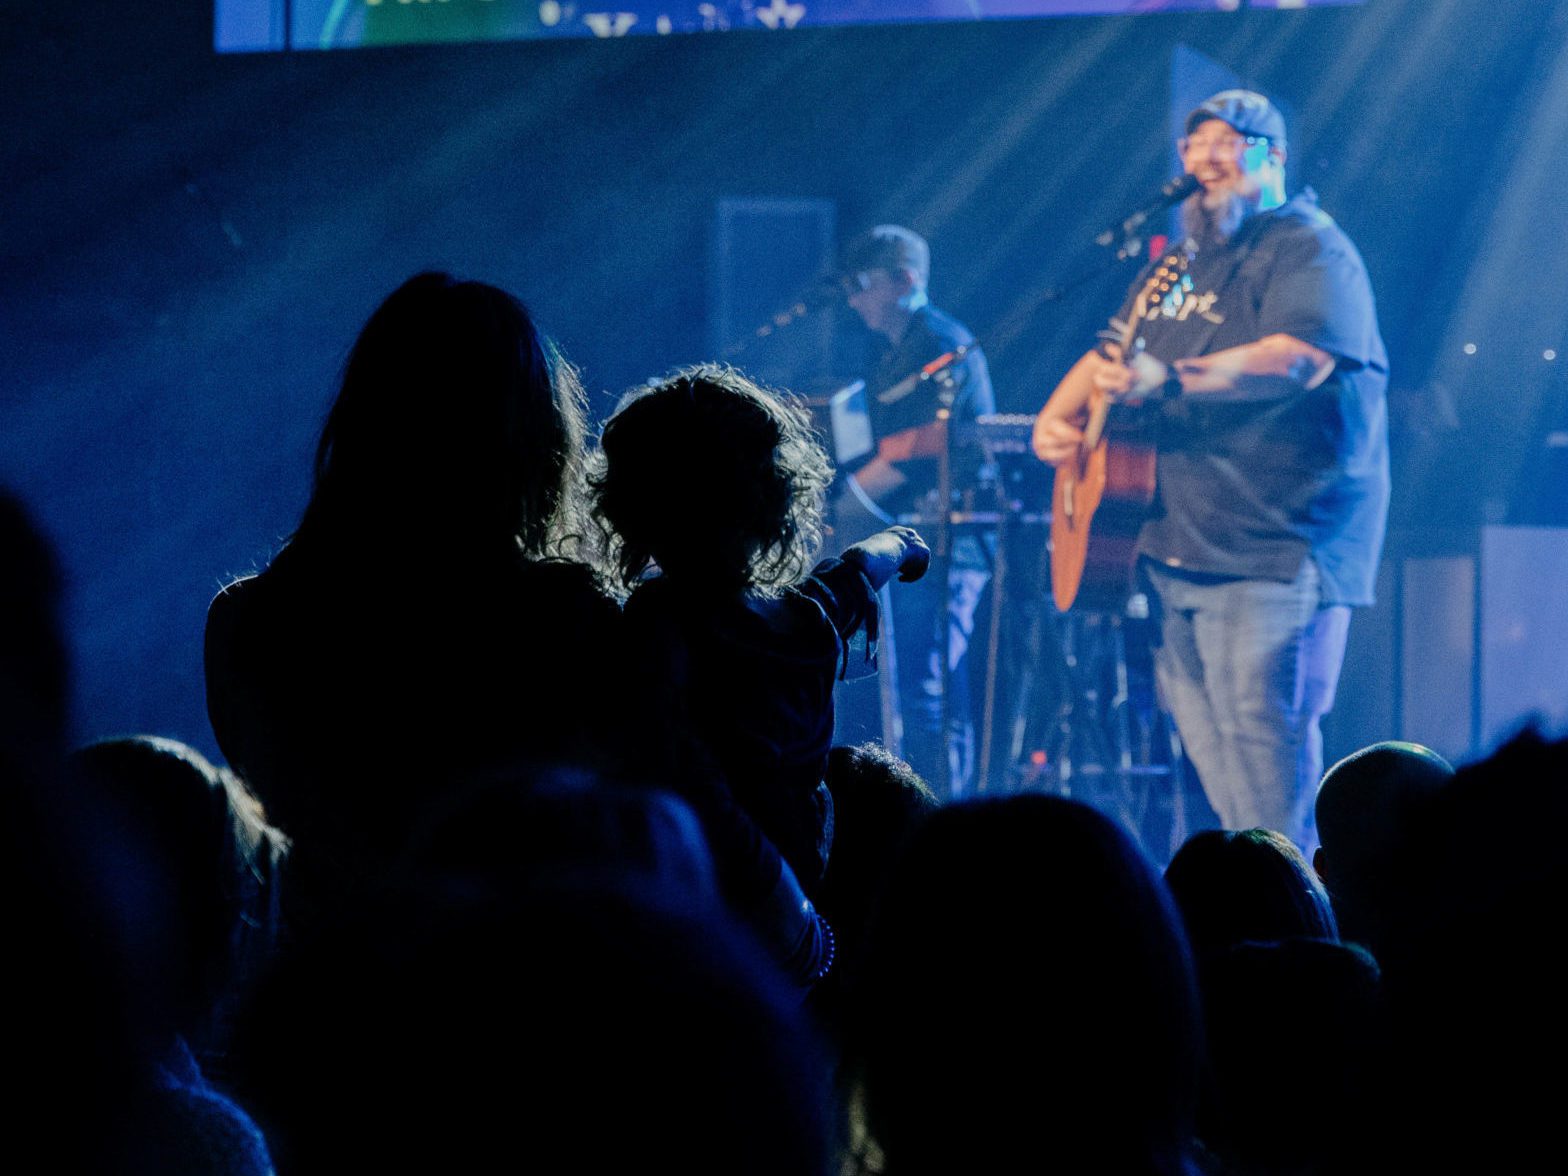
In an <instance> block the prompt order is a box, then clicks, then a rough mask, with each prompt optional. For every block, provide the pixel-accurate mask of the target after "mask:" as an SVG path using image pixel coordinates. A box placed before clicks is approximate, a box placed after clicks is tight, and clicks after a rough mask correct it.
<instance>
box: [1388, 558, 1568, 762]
mask: <svg viewBox="0 0 1568 1176" xmlns="http://www.w3.org/2000/svg"><path fill="white" fill-rule="evenodd" d="M1461 546H1462V548H1463V549H1461V550H1452V545H1450V547H1451V549H1450V550H1449V551H1446V552H1433V553H1431V554H1421V555H1417V556H1409V557H1407V558H1404V559H1403V560H1401V561H1400V562H1399V566H1398V570H1399V580H1400V587H1399V602H1400V622H1399V658H1398V669H1399V673H1398V684H1397V696H1398V699H1399V718H1400V721H1399V737H1400V738H1402V739H1413V740H1415V741H1417V742H1419V743H1425V744H1427V745H1428V746H1430V747H1432V748H1434V749H1436V750H1437V751H1439V752H1441V753H1442V754H1443V755H1445V756H1447V757H1449V758H1450V759H1454V760H1462V759H1471V758H1474V757H1475V756H1477V755H1481V754H1484V753H1486V752H1487V751H1489V750H1491V749H1492V748H1493V747H1495V746H1496V745H1497V743H1498V742H1499V741H1501V740H1502V739H1505V738H1507V737H1508V735H1510V734H1511V733H1512V732H1514V731H1515V730H1517V729H1518V727H1519V726H1520V725H1521V724H1523V723H1525V722H1526V721H1528V720H1529V719H1531V718H1532V717H1538V718H1540V719H1541V720H1542V722H1543V724H1544V725H1545V727H1546V729H1547V730H1548V732H1552V733H1561V732H1562V730H1563V728H1564V727H1565V725H1568V673H1565V672H1564V668H1563V667H1564V664H1565V657H1564V655H1565V653H1568V529H1564V528H1559V527H1482V528H1480V529H1479V531H1475V532H1471V534H1470V536H1469V537H1468V538H1467V539H1466V541H1465V542H1464V543H1463V544H1462V545H1461Z"/></svg>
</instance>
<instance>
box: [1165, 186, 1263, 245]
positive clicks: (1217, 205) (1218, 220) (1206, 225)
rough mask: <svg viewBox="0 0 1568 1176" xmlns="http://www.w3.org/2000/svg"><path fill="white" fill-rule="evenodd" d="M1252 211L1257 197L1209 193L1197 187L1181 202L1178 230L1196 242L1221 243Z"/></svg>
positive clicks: (1235, 193)
mask: <svg viewBox="0 0 1568 1176" xmlns="http://www.w3.org/2000/svg"><path fill="white" fill-rule="evenodd" d="M1211 204H1212V205H1213V207H1210V205H1211ZM1256 211H1257V201H1256V200H1255V199H1253V200H1249V199H1248V198H1247V197H1246V196H1243V195H1242V194H1241V193H1240V192H1234V191H1232V192H1220V193H1212V194H1211V193H1209V192H1205V191H1202V190H1199V191H1197V192H1194V193H1193V194H1192V195H1191V196H1189V197H1187V199H1186V200H1184V201H1183V202H1182V206H1181V228H1182V232H1184V233H1186V234H1187V236H1188V237H1190V238H1192V240H1194V241H1196V242H1197V243H1198V244H1199V246H1203V245H1224V244H1225V243H1226V242H1228V241H1229V240H1230V239H1231V238H1232V237H1234V236H1235V235H1236V231H1237V230H1238V229H1240V228H1241V226H1242V224H1243V223H1244V222H1245V221H1246V219H1247V218H1248V217H1249V216H1251V215H1252V214H1253V213H1254V212H1256Z"/></svg>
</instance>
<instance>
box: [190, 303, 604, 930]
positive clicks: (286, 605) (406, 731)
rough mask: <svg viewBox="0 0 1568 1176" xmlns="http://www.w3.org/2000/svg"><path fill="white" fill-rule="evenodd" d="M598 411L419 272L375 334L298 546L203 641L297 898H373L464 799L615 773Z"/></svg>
mask: <svg viewBox="0 0 1568 1176" xmlns="http://www.w3.org/2000/svg"><path fill="white" fill-rule="evenodd" d="M582 399H583V397H582V389H581V385H580V384H579V382H578V380H577V377H576V374H575V373H574V372H573V370H572V368H571V367H570V366H569V365H568V364H567V363H566V362H565V361H564V360H563V359H562V358H561V357H560V355H559V354H557V352H556V351H555V349H554V348H553V346H552V345H551V344H550V343H549V341H548V340H546V339H545V338H543V337H542V336H541V335H540V333H539V331H538V330H537V329H536V327H535V325H534V323H533V321H532V320H531V319H530V317H529V314H528V312H527V310H526V309H525V308H524V307H523V305H522V304H521V303H520V302H518V300H517V299H516V298H514V297H512V296H511V295H509V294H507V293H506V292H505V291H503V290H499V289H497V288H496V287H494V286H490V285H486V284H483V283H480V282H465V281H458V280H456V279H454V278H452V277H450V276H449V275H446V274H441V273H423V274H419V275H417V276H415V277H413V278H411V279H409V280H408V281H407V282H405V283H404V284H403V285H402V286H400V287H399V288H398V289H397V290H396V291H394V292H393V293H392V294H391V295H390V296H389V297H388V298H387V299H386V301H385V302H383V303H382V304H381V306H380V307H379V308H378V309H377V310H376V311H375V313H374V314H373V315H372V316H371V317H370V320H369V321H368V322H367V323H366V324H365V327H364V329H363V330H362V331H361V332H360V335H359V338H358V340H357V341H356V342H355V344H354V347H353V350H352V352H351V354H350V355H349V359H348V363H347V365H346V367H345V370H344V374H343V380H342V385H341V388H340V389H339V391H338V394H337V397H336V400H335V401H334V403H333V406H332V409H331V412H330V414H329V415H328V417H327V421H326V425H325V428H324V429H323V431H322V435H321V442H320V446H319V448H318V450H317V454H316V468H315V486H314V490H313V492H312V494H311V498H310V502H309V505H308V506H307V507H306V509H305V513H304V517H303V519H302V520H301V522H300V525H299V528H298V530H297V531H295V533H294V535H293V536H292V537H291V538H290V539H289V541H288V543H287V544H286V545H285V547H284V548H283V550H282V551H281V552H280V553H279V554H278V555H277V557H276V558H275V559H274V560H273V561H272V563H271V565H270V566H269V567H268V568H267V569H266V570H265V571H264V572H262V573H261V574H260V575H258V576H254V577H248V578H245V579H241V580H238V581H236V582H234V583H232V584H230V585H229V586H227V587H226V588H225V589H224V590H223V591H222V592H220V593H219V595H218V597H217V598H216V599H215V600H214V601H213V603H212V607H211V610H210V612H209V615H208V621H207V658H206V660H207V700H208V710H209V714H210V717H211V720H212V726H213V730H214V732H215V733H216V735H217V737H218V743H219V745H220V746H221V747H222V749H223V752H224V754H225V756H227V757H228V760H229V762H230V763H231V764H232V765H233V766H235V767H236V768H238V769H239V770H240V771H241V772H242V773H243V774H244V775H245V776H246V778H247V779H248V780H249V781H250V783H251V785H252V786H253V787H254V789H255V790H256V792H257V793H258V795H260V797H261V798H262V800H263V802H264V803H265V804H266V806H267V808H268V811H269V814H270V815H271V816H272V817H273V819H274V820H275V821H276V822H277V824H278V825H279V826H280V827H281V828H283V830H284V831H285V832H286V833H288V834H289V835H290V836H291V837H292V838H293V839H294V843H295V861H294V864H293V868H294V870H295V880H294V882H293V883H292V885H291V887H290V888H288V889H286V890H285V894H286V895H292V896H293V898H294V899H296V900H297V899H298V898H299V897H300V896H301V894H303V895H304V897H305V899H306V901H307V902H310V903H315V902H319V901H322V900H332V899H336V898H340V897H342V896H343V895H344V894H345V893H346V891H347V889H348V888H352V887H353V886H355V885H356V884H359V883H363V882H369V881H374V880H376V879H377V878H378V877H380V876H382V875H383V874H384V872H385V871H386V869H387V868H389V867H390V865H391V864H392V863H394V862H395V861H396V859H397V857H398V855H399V854H400V853H401V851H402V850H403V848H404V846H405V844H406V842H407V839H408V836H409V834H410V833H411V832H412V831H413V829H414V828H415V827H417V825H418V824H419V823H420V821H421V820H422V817H423V816H424V815H425V814H427V813H428V812H429V811H430V807H431V806H432V805H438V804H441V803H442V802H443V800H444V798H445V797H446V796H448V795H450V793H451V792H452V790H454V789H457V788H461V787H462V786H464V785H465V784H467V783H468V782H471V781H474V780H476V779H479V778H494V777H495V776H496V775H498V774H506V775H509V776H516V777H517V778H519V779H520V780H526V779H528V778H530V777H531V775H532V774H533V773H534V772H536V771H538V770H544V769H548V770H555V769H557V768H559V767H560V766H561V765H582V764H587V765H588V766H593V761H594V760H595V758H596V757H597V756H598V755H600V754H601V752H602V750H603V748H604V745H605V740H604V739H603V738H602V735H603V732H602V730H601V718H600V715H601V709H600V708H602V707H603V705H604V703H603V699H602V697H600V698H599V699H598V701H597V703H596V701H595V698H594V697H591V695H593V694H594V691H595V690H596V686H597V683H596V679H597V677H598V676H599V675H601V674H602V672H603V667H602V660H603V656H604V654H605V652H606V651H607V650H608V649H609V648H610V643H611V642H612V641H613V640H614V634H615V633H616V631H617V625H618V621H619V611H618V609H617V608H616V606H615V604H614V602H613V601H611V600H610V599H609V598H608V597H607V596H606V595H605V594H604V593H602V592H601V591H600V590H599V587H598V583H597V580H596V578H595V576H594V574H593V573H592V572H591V571H590V570H589V568H588V567H586V566H585V565H583V564H581V563H578V562H574V561H573V559H572V558H571V557H572V556H573V555H574V553H575V551H576V546H577V543H578V541H579V537H580V536H581V535H582V533H583V529H582V527H581V526H580V525H579V521H580V519H581V517H582V505H581V503H582V497H581V495H582V490H581V482H582V461H583V456H582V455H583V407H582ZM286 901H288V900H287V899H286ZM296 909H297V908H296Z"/></svg>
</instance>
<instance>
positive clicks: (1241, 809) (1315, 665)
mask: <svg viewBox="0 0 1568 1176" xmlns="http://www.w3.org/2000/svg"><path fill="white" fill-rule="evenodd" d="M1140 567H1141V570H1142V572H1143V575H1144V578H1145V580H1146V582H1147V583H1148V585H1149V587H1150V588H1151V590H1152V591H1151V599H1150V604H1151V606H1152V607H1153V608H1154V609H1155V615H1156V616H1157V617H1158V618H1159V632H1160V645H1159V647H1158V648H1157V649H1156V651H1155V655H1154V668H1155V678H1156V681H1157V682H1158V684H1159V690H1160V698H1161V702H1162V703H1163V705H1164V706H1165V709H1166V710H1167V711H1168V712H1169V713H1170V715H1171V717H1172V718H1173V719H1174V720H1175V721H1176V730H1177V733H1178V734H1179V735H1180V736H1181V741H1182V747H1183V749H1184V750H1185V752H1186V754H1187V758H1188V759H1189V760H1190V761H1191V762H1192V766H1193V767H1194V768H1195V769H1197V773H1198V778H1199V779H1200V780H1201V781H1202V783H1203V791H1204V793H1205V794H1206V795H1207V796H1208V798H1209V803H1210V804H1211V805H1212V806H1213V807H1214V811H1215V812H1216V813H1217V814H1219V818H1220V823H1221V825H1222V826H1224V827H1225V828H1226V829H1251V828H1257V827H1262V828H1265V829H1274V830H1277V831H1278V832H1281V833H1284V834H1285V835H1286V836H1287V837H1289V838H1290V839H1291V840H1292V841H1294V842H1295V843H1296V844H1297V845H1298V846H1300V847H1301V848H1302V849H1303V850H1306V851H1308V852H1310V851H1311V849H1312V847H1313V845H1314V844H1315V842H1316V830H1315V828H1314V825H1313V820H1312V805H1313V801H1314V800H1315V798H1316V796H1317V786H1318V780H1319V778H1320V777H1321V776H1322V773H1323V732H1322V729H1321V726H1320V722H1321V720H1322V718H1323V716H1324V715H1326V714H1327V713H1328V711H1329V708H1330V707H1332V706H1333V705H1334V688H1335V685H1336V683H1337V682H1338V681H1339V670H1340V665H1341V664H1342V663H1343V661H1344V659H1345V637H1346V634H1347V633H1348V631H1349V627H1350V609H1349V608H1348V607H1346V606H1345V605H1328V606H1325V605H1323V604H1322V603H1321V600H1320V596H1319V575H1318V569H1317V565H1316V564H1314V563H1313V562H1312V560H1311V559H1307V560H1305V561H1304V562H1303V565H1302V569H1301V572H1300V573H1299V574H1298V575H1297V576H1296V578H1295V580H1294V581H1292V582H1290V583H1288V584H1287V583H1282V582H1280V581H1276V580H1241V579H1234V578H1229V577H1221V576H1212V575H1204V574H1200V573H1194V572H1186V571H1181V570H1178V569H1174V568H1169V567H1167V566H1165V565H1164V564H1161V563H1156V562H1155V561H1153V560H1150V559H1144V560H1142V561H1141V564H1140Z"/></svg>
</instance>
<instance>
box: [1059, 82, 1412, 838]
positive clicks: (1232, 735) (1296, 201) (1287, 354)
mask: <svg viewBox="0 0 1568 1176" xmlns="http://www.w3.org/2000/svg"><path fill="white" fill-rule="evenodd" d="M1186 132H1187V133H1186V135H1185V136H1184V137H1183V138H1182V139H1181V140H1180V143H1179V148H1180V152H1181V159H1182V165H1183V167H1184V168H1185V169H1186V171H1188V172H1190V173H1191V174H1192V175H1193V176H1195V177H1196V178H1197V180H1198V181H1199V183H1200V185H1201V187H1200V188H1199V190H1198V191H1196V192H1195V193H1193V195H1191V196H1190V197H1188V198H1187V200H1186V202H1185V203H1184V204H1183V206H1182V209H1181V214H1182V223H1183V228H1184V229H1185V231H1186V234H1187V240H1186V241H1185V243H1184V244H1183V245H1181V246H1179V247H1178V249H1177V250H1176V251H1175V252H1174V254H1173V255H1172V256H1170V257H1167V258H1166V259H1165V260H1164V262H1163V263H1162V264H1164V265H1165V266H1166V267H1167V268H1166V274H1165V276H1164V277H1163V278H1161V280H1159V281H1157V282H1149V281H1146V280H1145V278H1146V277H1147V276H1148V275H1145V277H1140V279H1139V281H1138V282H1137V283H1136V284H1135V285H1134V287H1133V291H1134V293H1133V294H1132V295H1131V296H1130V297H1129V300H1128V303H1127V304H1125V305H1124V306H1123V307H1122V309H1121V313H1120V316H1119V318H1120V319H1121V321H1122V322H1123V323H1126V324H1131V326H1130V328H1129V334H1128V337H1129V338H1131V339H1133V341H1134V342H1135V344H1136V345H1137V346H1136V349H1135V350H1132V351H1130V352H1129V353H1128V355H1129V358H1128V361H1127V362H1125V363H1124V362H1122V357H1123V353H1122V351H1121V349H1119V348H1118V347H1116V346H1114V345H1113V346H1111V347H1109V348H1107V349H1105V351H1104V353H1101V352H1096V351H1091V352H1089V353H1088V354H1087V355H1085V356H1084V357H1083V358H1082V359H1080V360H1079V361H1078V362H1077V363H1076V364H1074V365H1073V367H1072V369H1071V370H1070V371H1069V372H1068V373H1067V375H1066V376H1065V377H1064V378H1063V379H1062V382H1061V384H1060V385H1058V386H1057V388H1056V390H1055V391H1054V392H1053V393H1052V394H1051V397H1050V399H1049V401H1048V402H1047V403H1046V405H1045V407H1044V409H1042V410H1041V412H1040V415H1039V418H1038V419H1037V420H1036V422H1035V429H1034V451H1035V453H1036V455H1038V456H1039V457H1040V459H1041V460H1042V461H1046V462H1049V463H1051V464H1053V465H1055V466H1056V467H1057V468H1058V470H1059V471H1060V470H1061V469H1062V467H1064V466H1067V465H1069V464H1070V463H1074V462H1076V461H1077V459H1078V456H1079V446H1080V442H1081V441H1082V439H1083V434H1082V431H1081V429H1080V428H1079V425H1080V424H1081V423H1082V421H1083V419H1084V417H1085V412H1086V406H1087V405H1088V404H1089V402H1090V399H1091V397H1092V396H1094V395H1096V394H1098V393H1104V394H1106V395H1109V396H1110V397H1111V398H1113V399H1114V400H1120V401H1134V402H1136V401H1140V400H1144V401H1157V403H1156V404H1153V405H1151V408H1152V411H1153V414H1154V416H1155V435H1156V448H1157V459H1156V481H1155V487H1156V488H1155V499H1154V503H1153V506H1152V509H1151V511H1150V513H1149V516H1148V518H1147V519H1146V521H1145V522H1144V524H1143V526H1142V529H1141V531H1140V532H1139V534H1138V541H1137V557H1138V558H1137V575H1138V580H1139V582H1140V584H1141V585H1142V586H1143V588H1144V589H1145V591H1147V593H1148V595H1149V598H1150V604H1151V606H1152V608H1153V609H1154V615H1155V616H1157V617H1158V619H1159V637H1160V644H1159V647H1158V649H1157V651H1156V654H1155V670H1156V677H1157V680H1158V683H1159V689H1160V694H1161V699H1162V702H1163V704H1164V706H1165V707H1166V709H1167V710H1168V711H1169V712H1170V714H1171V716H1172V717H1173V718H1174V719H1175V722H1176V727H1177V730H1178V732H1179V733H1180V735H1181V739H1182V743H1183V745H1184V747H1185V750H1186V754H1187V757H1188V759H1189V760H1190V761H1191V762H1192V765H1193V767H1194V768H1195V769H1196V770H1197V773H1198V776H1199V778H1200V779H1201V780H1202V782H1203V787H1204V791H1205V793H1206V794H1207V796H1208V798H1209V801H1210V803H1211V804H1212V805H1213V807H1214V809H1215V811H1216V812H1217V813H1218V814H1219V817H1220V821H1221V823H1222V824H1223V825H1224V827H1225V828H1227V829H1246V828H1251V827H1254V826H1263V827H1265V828H1270V829H1275V830H1279V831H1280V832H1283V833H1285V834H1287V835H1288V836H1290V837H1291V838H1292V839H1294V840H1295V841H1296V842H1298V843H1299V844H1301V845H1302V846H1303V847H1308V846H1309V845H1310V843H1311V842H1312V841H1313V831H1312V827H1311V813H1312V800H1313V795H1314V793H1315V791H1316V786H1317V782H1318V777H1319V775H1320V774H1321V771H1322V757H1323V752H1322V734H1321V731H1320V729H1319V721H1320V720H1321V718H1322V716H1323V715H1325V714H1326V713H1327V712H1328V710H1329V708H1330V706H1331V705H1332V703H1333V699H1334V689H1335V685H1336V683H1337V681H1338V678H1339V670H1340V664H1341V662H1342V661H1343V659H1344V652H1345V636H1346V631H1347V628H1348V625H1349V617H1350V606H1353V605H1366V604H1370V603H1371V601H1372V585H1373V579H1374V576H1375V574H1376V570H1377V561H1378V556H1379V554H1380V551H1381V549H1382V544H1383V533H1384V527H1385V523H1386V519H1387V513H1388V492H1389V475H1388V433H1387V410H1386V404H1385V399H1384V392H1385V389H1386V387H1387V383H1388V358H1387V355H1386V353H1385V351H1384V349H1383V341H1382V338H1381V336H1380V334H1379V332H1378V326H1377V314H1376V309H1375V307H1374V304H1373V298H1372V291H1371V286H1370V284H1369V283H1368V280H1367V274H1366V268H1365V266H1364V265H1363V264H1362V260H1361V256H1360V254H1359V253H1358V252H1357V251H1356V248H1355V246H1354V245H1352V244H1351V242H1350V240H1349V239H1348V238H1347V237H1346V236H1345V234H1344V233H1343V232H1341V231H1340V229H1339V228H1338V227H1337V226H1336V225H1335V224H1334V222H1333V221H1332V220H1330V219H1329V217H1328V216H1327V215H1325V214H1324V213H1322V212H1321V211H1319V210H1318V207H1317V204H1316V198H1315V196H1314V195H1313V194H1312V192H1311V191H1310V190H1308V191H1306V192H1303V193H1302V194H1300V195H1298V196H1296V197H1295V198H1293V199H1291V200H1288V201H1287V200H1286V199H1285V122H1284V119H1283V118H1282V117H1281V115H1280V114H1279V112H1278V110H1276V109H1275V107H1274V106H1273V105H1272V104H1271V103H1270V102H1269V101H1268V99H1266V98H1264V97H1263V96H1262V95H1260V94H1255V93H1252V92H1250V91H1245V90H1227V91H1224V92H1223V93H1220V94H1216V95H1214V96H1213V97H1212V98H1210V99H1208V100H1207V101H1206V102H1204V103H1203V104H1202V105H1201V106H1199V107H1198V108H1197V109H1196V110H1194V111H1193V112H1192V114H1191V115H1189V116H1188V119H1187V123H1186ZM1150 273H1151V274H1152V273H1153V266H1151V267H1150ZM1059 476H1060V475H1059Z"/></svg>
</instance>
